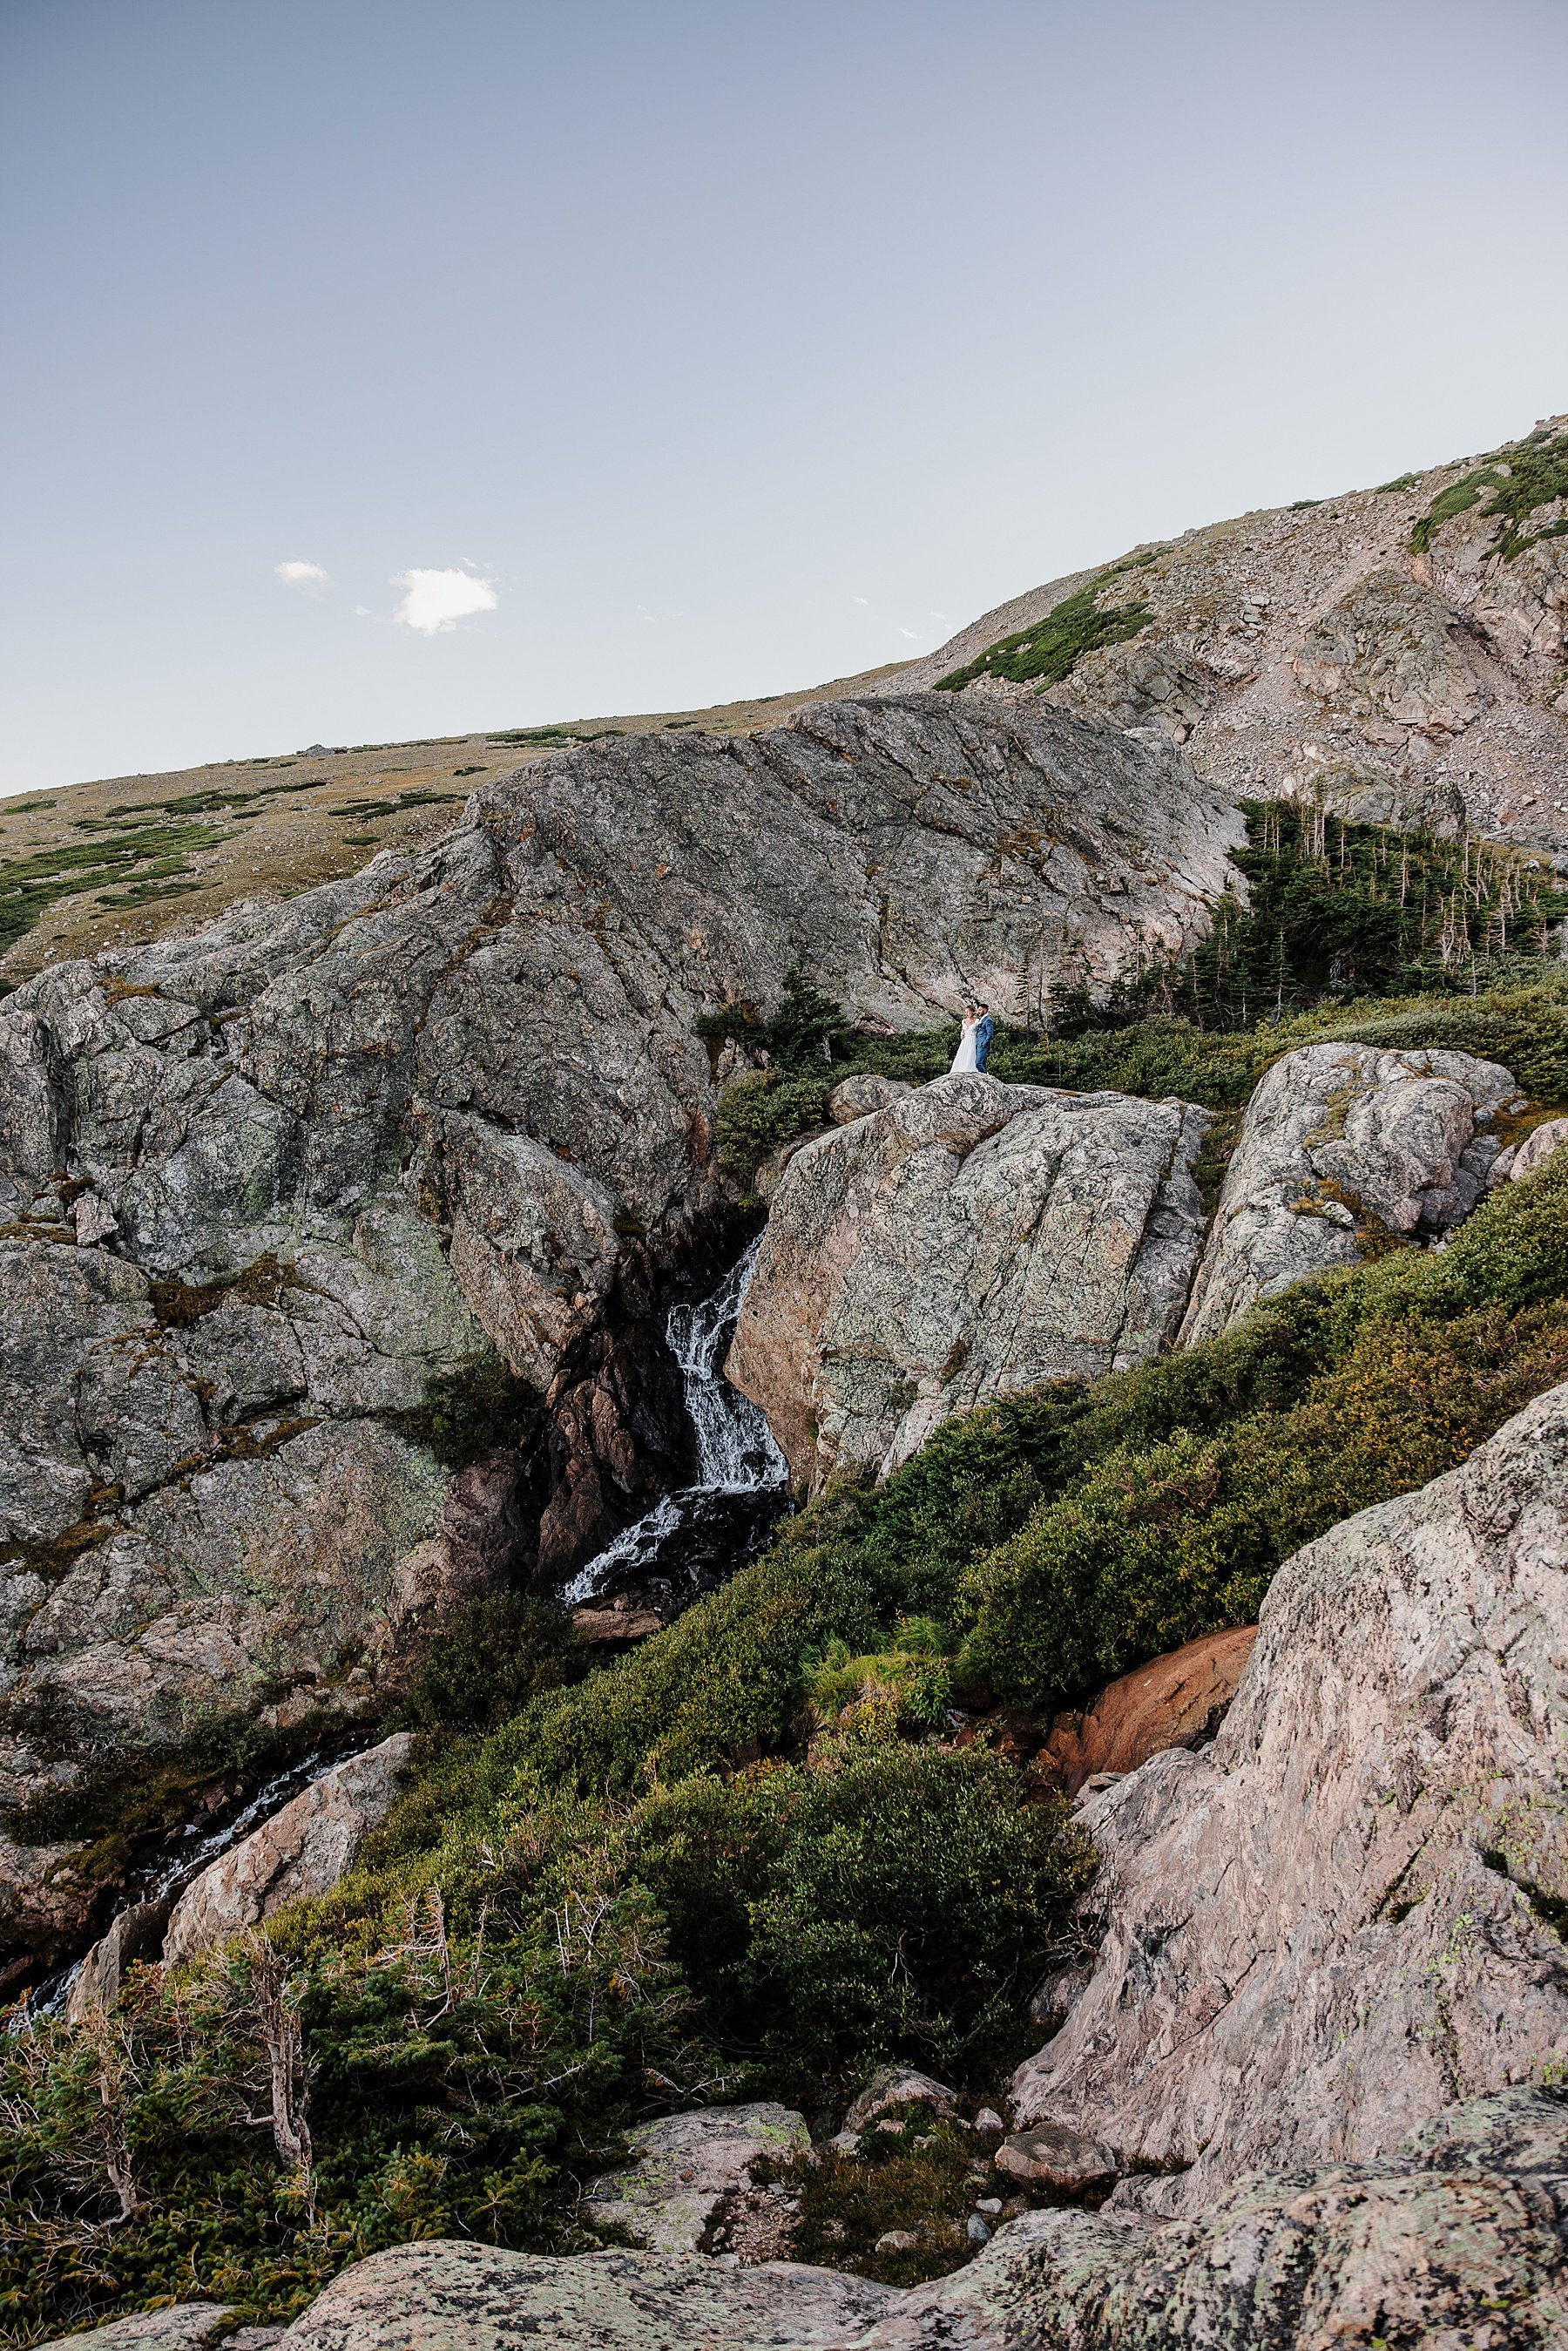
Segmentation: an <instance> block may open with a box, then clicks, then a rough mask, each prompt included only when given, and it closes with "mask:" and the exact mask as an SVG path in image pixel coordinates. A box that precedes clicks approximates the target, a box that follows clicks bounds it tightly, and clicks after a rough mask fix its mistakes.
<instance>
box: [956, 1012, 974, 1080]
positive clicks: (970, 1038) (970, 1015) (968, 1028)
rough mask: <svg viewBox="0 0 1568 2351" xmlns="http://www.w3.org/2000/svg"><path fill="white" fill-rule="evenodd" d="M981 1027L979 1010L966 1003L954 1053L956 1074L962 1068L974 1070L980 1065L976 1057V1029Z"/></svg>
mask: <svg viewBox="0 0 1568 2351" xmlns="http://www.w3.org/2000/svg"><path fill="white" fill-rule="evenodd" d="M979 1027H980V1014H979V1012H978V1011H977V1010H976V1008H975V1007H974V1006H973V1005H972V1004H966V1005H965V1006H964V1008H963V1019H962V1022H961V1025H960V1028H959V1042H958V1051H957V1052H956V1053H955V1054H954V1055H953V1063H952V1066H953V1073H955V1074H956V1072H957V1071H960V1070H972V1069H976V1068H978V1067H979V1064H978V1063H977V1061H975V1058H974V1039H975V1031H976V1029H978V1028H979Z"/></svg>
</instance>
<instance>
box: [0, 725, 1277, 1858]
mask: <svg viewBox="0 0 1568 2351" xmlns="http://www.w3.org/2000/svg"><path fill="white" fill-rule="evenodd" d="M1240 838H1241V827H1240V823H1239V820H1238V819H1237V818H1236V816H1235V814H1234V811H1233V810H1231V807H1230V806H1229V805H1228V803H1227V802H1226V801H1225V800H1223V799H1221V798H1220V796H1219V795H1216V794H1214V793H1210V792H1209V791H1207V790H1205V789H1203V788H1202V787H1201V786H1199V784H1198V783H1197V781H1196V778H1194V777H1193V775H1192V773H1191V771H1190V769H1189V768H1188V766H1187V764H1186V762H1185V760H1184V758H1182V756H1181V755H1180V754H1179V752H1178V751H1177V750H1176V749H1175V748H1174V747H1172V746H1170V745H1168V744H1164V743H1158V742H1144V741H1142V740H1138V739H1134V738H1132V737H1127V736H1125V735H1122V734H1119V733H1117V732H1116V730H1115V729H1113V728H1110V727H1107V726H1102V725H1100V724H1098V723H1085V722H1082V721H1079V720H1076V719H1075V718H1072V717H1070V716H1066V715H1065V714H1064V713H1062V712H1060V711H1053V710H1050V709H1046V708H1041V709H1039V710H1037V711H1032V712H1030V713H1027V714H1025V715H1024V716H1023V717H1021V718H1020V717H1015V716H1012V715H1011V714H1007V713H1002V714H1001V715H1000V716H998V715H996V714H992V713H989V712H986V711H984V710H981V709H967V708H961V707H959V706H957V705H955V704H954V703H953V701H952V700H951V698H950V697H948V696H945V695H919V696H914V697H911V698H910V699H909V700H908V701H896V702H889V703H885V702H876V703H841V704H826V705H818V706H817V707H816V708H815V709H814V710H811V711H808V712H806V713H804V714H802V715H801V716H798V717H797V718H796V719H795V720H794V721H793V722H792V723H791V724H790V725H788V726H784V727H781V728H778V729H776V730H774V731H773V732H771V733H768V734H764V735H761V736H757V737H739V738H728V737H724V738H718V737H704V736H701V735H698V734H695V733H683V734H682V735H680V737H678V738H677V737H643V738H638V739H637V740H633V741H626V742H607V743H600V744H597V745H593V746H587V747H581V748H578V749H576V750H573V751H571V752H569V753H564V754H562V755H561V756H560V757H559V758H551V759H547V760H545V761H542V762H540V763H539V764H538V765H536V766H534V767H531V768H527V769H526V770H524V771H523V772H522V773H520V774H519V775H518V776H517V777H515V778H512V779H510V780H509V781H507V782H505V783H503V784H499V785H495V786H490V787H487V788H486V789H485V790H484V791H483V792H482V793H481V794H479V795H478V796H477V797H476V799H474V800H473V801H472V803H471V804H470V807H469V809H468V810H467V812H466V814H465V817H464V820H463V821H462V824H461V825H460V826H459V827H458V828H457V830H456V831H453V832H452V834H451V835H450V836H449V837H448V838H447V839H446V840H445V841H442V842H441V843H439V844H438V845H437V846H436V847H435V848H433V849H431V851H429V852H425V853H423V854H421V855H420V856H418V857H416V858H413V859H404V858H399V857H397V856H395V855H393V854H390V853H389V854H386V855H383V856H380V857H378V858H376V859H374V860H373V861H372V862H371V863H370V864H369V866H368V867H367V868H366V869H365V870H364V872H361V873H359V874H357V875H356V876H354V877H353V878H352V879H351V880H349V881H346V882H343V883H334V884H331V885H329V886H328V887H326V888H324V889H320V890H316V891H311V892H308V893H305V894H304V895H302V896H301V897H298V898H296V899H293V900H291V901H289V902H288V903H287V904H284V905H281V906H277V907H273V908H268V909H255V908H252V909H249V910H242V911H239V912H236V913H235V914H231V915H230V916H229V917H228V918H227V919H226V920H224V921H223V922H222V923H219V924H216V925H213V926H212V927H210V928H208V929H207V930H204V931H202V932H200V933H198V934H196V935H194V936H192V937H190V938H185V939H171V940H164V941H161V942H159V943H157V944H156V945H153V946H147V947H143V948H139V949H135V950H129V951H125V952H119V953H116V954H113V955H110V956H106V957H104V958H103V959H101V960H100V961H99V962H98V963H97V964H92V965H89V964H85V963H76V964H67V965H62V966H59V967H56V968H54V969H52V970H49V971H47V972H45V973H43V974H42V975H40V976H39V977H37V978H36V979H34V980H31V981H29V982H27V983H26V985H25V986H24V987H21V988H19V989H17V990H16V992H15V994H13V995H12V996H10V997H8V998H6V999H5V1003H4V1005H3V1006H0V1285H3V1289H4V1295H5V1304H6V1312H5V1316H4V1318H0V1406H3V1409H0V1695H4V1697H5V1701H6V1703H5V1718H4V1722H3V1725H0V1803H5V1802H15V1801H16V1798H17V1797H18V1796H20V1795H22V1794H24V1793H25V1792H26V1791H27V1790H28V1789H29V1788H33V1787H36V1786H37V1785H39V1784H40V1783H47V1782H48V1781H50V1780H51V1779H58V1778H62V1777H68V1776H69V1774H70V1772H71V1771H72V1770H73V1769H74V1768H75V1767H76V1766H77V1764H78V1763H79V1762H80V1761H82V1760H83V1759H84V1758H87V1757H88V1756H91V1755H94V1754H98V1753H103V1752H111V1751H113V1750H116V1749H117V1748H119V1747H122V1746H123V1745H125V1744H126V1743H127V1742H128V1741H130V1740H144V1739H148V1738H152V1739H161V1738H167V1737H171V1736H173V1735H175V1734H177V1733H178V1732H180V1731H181V1730H182V1729H184V1728H186V1727H187V1726H188V1725H189V1723H190V1722H191V1720H192V1718H193V1717H194V1716H196V1715H199V1714H201V1713H202V1712H203V1711H210V1710H212V1709H213V1708H246V1709H249V1708H255V1707H256V1706H258V1705H261V1704H263V1703H265V1704H268V1705H274V1706H277V1707H278V1708H282V1709H283V1711H284V1719H288V1716H289V1711H290V1710H291V1709H292V1710H293V1711H294V1712H296V1713H297V1712H299V1711H301V1710H303V1708H305V1707H306V1705H308V1704H311V1703H316V1702H320V1701H323V1700H326V1701H328V1702H331V1703H334V1704H340V1705H344V1706H350V1705H352V1704H355V1703H358V1698H357V1697H356V1692H358V1694H359V1695H360V1696H363V1695H364V1694H365V1693H366V1692H369V1693H371V1694H372V1695H373V1693H374V1691H375V1690H376V1688H377V1687H379V1686H380V1685H382V1684H384V1683H385V1682H386V1681H387V1680H388V1678H389V1677H394V1676H395V1674H396V1672H397V1670H398V1669H399V1660H400V1658H403V1657H406V1656H407V1655H408V1654H409V1652H410V1646H411V1645H417V1642H418V1640H419V1639H421V1638H422V1637H423V1633H424V1631H425V1630H426V1629H428V1627H429V1625H431V1623H432V1622H433V1621H437V1620H438V1619H439V1618H440V1616H441V1614H443V1612H445V1611H446V1610H447V1609H448V1608H449V1607H450V1606H452V1605H454V1604H456V1603H457V1602H458V1601H460V1600H461V1599H462V1598H463V1597H465V1596H466V1595H467V1593H470V1592H472V1591H473V1590H476V1589H480V1588H483V1585H484V1583H486V1582H493V1581H495V1580H497V1579H499V1578H501V1577H504V1576H507V1575H514V1574H516V1573H519V1572H522V1573H526V1572H528V1570H529V1569H530V1568H532V1567H533V1566H535V1564H536V1563H537V1559H536V1546H535V1530H536V1529H537V1525H538V1516H539V1508H540V1503H541V1500H543V1499H548V1498H547V1497H545V1496H541V1495H540V1494H537V1493H535V1492H533V1491H532V1490H531V1489H524V1485H523V1483H522V1481H521V1472H520V1470H519V1469H518V1468H517V1465H516V1464H515V1462H514V1463H513V1464H512V1466H511V1467H510V1468H508V1467H507V1464H506V1462H505V1460H504V1459H501V1460H497V1459H492V1460H490V1461H489V1462H487V1463H482V1464H481V1468H480V1470H479V1471H477V1472H473V1473H465V1474H466V1475H467V1476H468V1480H469V1482H468V1484H467V1485H466V1486H465V1487H462V1488H461V1489H457V1488H454V1486H453V1484H452V1479H451V1477H450V1475H449V1474H448V1472H447V1471H446V1470H445V1469H443V1468H441V1465H440V1464H439V1463H438V1461H437V1459H436V1458H435V1456H434V1454H433V1453H432V1451H431V1447H430V1444H429V1443H428V1442H427V1437H428V1434H429V1426H430V1424H429V1422H428V1420H427V1421H425V1422H423V1423H421V1420H420V1419H419V1418H418V1416H419V1414H420V1413H421V1408H422V1407H424V1406H425V1405H427V1403H428V1402H429V1401H430V1400H431V1386H432V1383H433V1384H436V1385H437V1387H438V1388H441V1384H443V1383H444V1384H446V1386H447V1387H448V1388H450V1384H451V1383H452V1381H454V1380H456V1381H458V1382H459V1383H460V1384H461V1383H462V1382H464V1381H469V1380H471V1379H472V1380H473V1381H475V1382H476V1383H477V1385H478V1388H479V1389H480V1390H481V1391H483V1388H484V1384H485V1382H486V1381H487V1380H490V1379H491V1378H492V1375H493V1374H495V1373H497V1372H498V1371H499V1370H500V1368H501V1367H502V1366H504V1367H505V1369H506V1371H507V1372H508V1373H509V1374H512V1375H513V1376H514V1378H516V1379H517V1380H520V1381H522V1382H524V1383H527V1384H530V1385H531V1386H532V1387H533V1388H534V1389H535V1390H537V1391H538V1392H539V1393H540V1394H541V1395H546V1396H547V1397H548V1398H549V1400H550V1408H551V1409H552V1411H553V1412H554V1415H555V1431H554V1437H553V1438H552V1442H551V1446H550V1448H549V1450H550V1459H551V1462H552V1464H553V1479H551V1480H549V1481H548V1482H550V1483H553V1486H554V1490H555V1499H554V1500H553V1501H550V1503H549V1507H548V1509H547V1510H546V1511H545V1525H544V1529H543V1536H542V1541H543V1548H544V1552H545V1561H546V1565H547V1566H554V1567H555V1568H557V1569H559V1568H562V1567H569V1566H572V1565H574V1564H575V1563H576V1562H577V1561H579V1560H580V1559H581V1558H582V1557H583V1556H584V1555H585V1554H587V1553H589V1552H592V1551H593V1550H594V1549H596V1548H597V1546H598V1545H599V1544H600V1543H601V1542H602V1541H604V1540H606V1539H607V1536H608V1534H610V1533H612V1532H613V1531H616V1529H617V1528H618V1526H620V1525H622V1524H625V1523H627V1522H628V1521H629V1520H632V1519H635V1518H637V1517H638V1516H639V1515H640V1513H641V1511H642V1510H643V1509H644V1508H645V1507H646V1505H647V1501H648V1499H649V1489H650V1487H651V1486H653V1485H654V1484H660V1483H665V1482H668V1481H669V1479H670V1476H671V1474H672V1473H673V1474H674V1475H675V1476H677V1477H679V1476H680V1474H682V1473H683V1470H684V1463H683V1462H682V1461H680V1460H679V1459H678V1458H677V1457H678V1455H679V1453H680V1447H681V1445H682V1444H683V1442H684V1438H683V1436H682V1433H681V1431H680V1425H679V1411H678V1405H677V1402H676V1393H675V1389H674V1386H673V1384H672V1382H671V1381H670V1377H669V1367H668V1366H665V1368H664V1389H663V1391H661V1389H660V1373H659V1366H660V1364H661V1362H662V1358H661V1355H660V1343H659V1336H658V1330H657V1316H656V1314H655V1311H654V1310H655V1305H656V1302H657V1293H658V1291H659V1285H660V1284H661V1283H663V1282H666V1281H668V1280H670V1278H671V1276H672V1274H673V1273H674V1272H676V1271H677V1270H679V1268H680V1266H681V1265H682V1264H683V1263H685V1262H687V1261H688V1260H691V1259H692V1256H693V1252H694V1251H698V1250H699V1244H700V1242H701V1239H702V1237H703V1236H707V1237H709V1238H712V1237H713V1236H714V1235H715V1234H716V1232H717V1231H718V1229H719V1223H718V1212H719V1209H720V1207H721V1187H720V1185H719V1182H718V1179H717V1176H716V1174H715V1172H714V1170H713V1167H712V1165H711V1153H710V1137H711V1121H712V1116H713V1113H714V1110H715V1107H716V1102H717V1089H716V1083H715V1079H714V1074H713V1071H712V1069H711V1065H710V1061H709V1056H708V1052H707V1049H706V1047H705V1046H704V1045H703V1043H702V1042H701V1040H700V1039H699V1038H698V1036H697V1034H696V1031H695V1026H694V1024H695V1021H696V1019H697V1018H698V1016H699V1014H701V1012H702V1011H703V1010H704V1009H705V1008H712V1007H715V1006H718V1005H720V1004H722V1003H724V1002H727V1001H732V1000H735V999H741V998H744V999H748V1000H754V1001H757V1002H759V1003H763V1004H767V1003H770V1002H772V1001H774V1000H775V999H776V998H777V996H778V994H779V992H780V990H781V988H782V984H783V981H784V975H785V973H786V972H787V971H788V970H789V969H790V968H791V967H792V966H795V965H800V966H803V967H805V969H806V970H807V971H808V972H809V973H810V975H811V976H812V977H814V978H815V980H816V981H817V982H818V983H819V984H820V985H821V986H823V987H826V988H829V989H831V990H832V991H833V992H834V993H835V995H836V996H837V997H838V998H840V1000H842V1001H843V1002H844V1003H845V1004H846V1006H847V1007H848V1008H849V1009H850V1011H851V1012H852V1013H853V1014H855V1015H857V1016H859V1017H865V1018H870V1019H877V1020H881V1021H883V1022H885V1023H887V1024H889V1025H891V1026H893V1027H895V1028H910V1027H919V1026H926V1025H929V1022H930V1021H931V1020H932V1019H933V1018H935V1017H938V1016H939V1015H940V1014H941V1013H943V1012H945V1011H947V1010H950V1009H951V1008H953V1007H955V1006H956V1005H957V1004H958V1002H959V1001H960V1000H961V998H962V997H963V996H964V995H965V994H966V993H968V992H969V991H970V990H971V989H973V988H975V987H979V988H980V989H981V990H982V991H983V992H985V993H987V994H989V996H990V997H991V998H992V1000H993V1001H994V1002H995V1003H996V1004H997V1006H998V1008H1001V1009H1003V1010H1007V1011H1011V1012H1018V1013H1022V1012H1023V1011H1024V1010H1025V1009H1027V1008H1029V1007H1031V1006H1033V1005H1037V1004H1038V1002H1039V1001H1040V999H1041V996H1042V992H1043V990H1044V988H1045V987H1047V986H1048V985H1049V983H1050V980H1051V977H1052V976H1053V973H1054V969H1055V968H1056V967H1057V964H1058V962H1059V960H1060V957H1061V955H1062V953H1063V952H1064V942H1068V941H1070V942H1071V943H1072V952H1073V954H1074V956H1075V957H1078V956H1082V955H1084V954H1087V956H1088V957H1089V959H1090V962H1091V964H1092V965H1093V966H1094V967H1095V968H1096V971H1098V972H1099V973H1101V974H1102V975H1106V974H1108V973H1109V972H1111V971H1112V970H1114V969H1115V968H1116V967H1117V966H1118V965H1119V964H1120V963H1121V962H1122V961H1123V960H1125V959H1126V958H1127V957H1128V956H1130V955H1131V954H1132V953H1133V952H1134V948H1135V943H1136V942H1137V941H1138V940H1142V941H1143V942H1145V943H1146V945H1147V942H1148V941H1150V940H1162V941H1164V942H1165V943H1167V944H1168V945H1169V946H1173V947H1174V946H1180V945H1182V944H1183V943H1185V942H1187V941H1189V939H1190V938H1191V937H1192V936H1193V935H1195V934H1196V933H1197V932H1198V931H1199V930H1200V929H1201V928H1202V926H1203V925H1204V922H1205V920H1206V909H1207V906H1208V905H1209V904H1210V902H1211V901H1212V900H1213V899H1214V898H1215V897H1216V896H1217V895H1218V894H1219V893H1220V891H1221V890H1222V888H1223V886H1224V883H1225V879H1226V875H1227V871H1228V852H1229V850H1230V848H1231V846H1232V845H1233V844H1234V843H1235V842H1236V841H1239V840H1240ZM699 1253H700V1252H699ZM442 1392H443V1393H444V1390H443V1391H442ZM410 1416H415V1417H411V1418H410ZM471 1418H472V1416H471ZM356 1677H358V1679H357V1680H356ZM23 1874H24V1875H25V1873H23Z"/></svg>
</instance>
